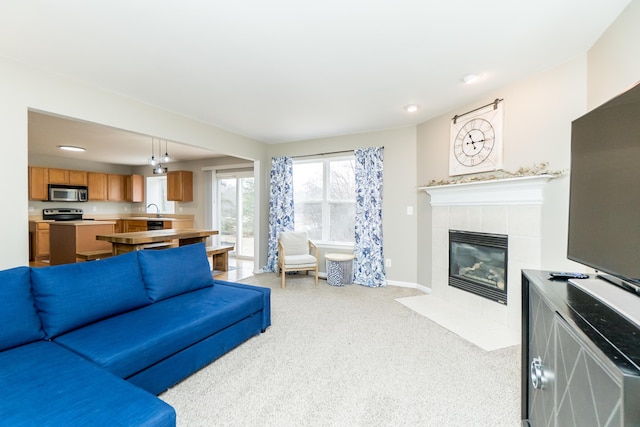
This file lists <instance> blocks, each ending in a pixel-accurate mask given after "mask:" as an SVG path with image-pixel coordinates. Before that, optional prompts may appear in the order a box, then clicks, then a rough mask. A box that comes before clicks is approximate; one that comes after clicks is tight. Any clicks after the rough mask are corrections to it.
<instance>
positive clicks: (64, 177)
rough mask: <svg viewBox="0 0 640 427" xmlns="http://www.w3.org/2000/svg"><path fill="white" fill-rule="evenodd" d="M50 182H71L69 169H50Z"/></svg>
mask: <svg viewBox="0 0 640 427" xmlns="http://www.w3.org/2000/svg"><path fill="white" fill-rule="evenodd" d="M49 184H69V171H68V170H66V169H53V168H50V169H49Z"/></svg>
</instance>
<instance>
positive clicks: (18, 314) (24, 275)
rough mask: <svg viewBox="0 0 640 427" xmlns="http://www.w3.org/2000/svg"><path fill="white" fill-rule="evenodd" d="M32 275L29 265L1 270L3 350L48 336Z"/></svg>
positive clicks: (0, 344)
mask: <svg viewBox="0 0 640 427" xmlns="http://www.w3.org/2000/svg"><path fill="white" fill-rule="evenodd" d="M30 276H31V273H30V269H29V267H16V268H11V269H9V270H4V271H0V350H6V349H8V348H12V347H17V346H19V345H23V344H27V343H30V342H33V341H37V340H41V339H42V338H44V332H42V328H41V325H40V319H39V318H38V314H37V313H36V307H35V303H34V301H33V295H32V294H31V278H30Z"/></svg>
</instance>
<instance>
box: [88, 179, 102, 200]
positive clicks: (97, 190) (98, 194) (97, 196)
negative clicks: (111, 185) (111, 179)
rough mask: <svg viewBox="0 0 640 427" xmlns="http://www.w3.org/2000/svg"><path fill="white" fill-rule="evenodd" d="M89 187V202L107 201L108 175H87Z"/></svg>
mask: <svg viewBox="0 0 640 427" xmlns="http://www.w3.org/2000/svg"><path fill="white" fill-rule="evenodd" d="M87 185H88V186H89V201H95V200H107V174H106V173H98V172H88V173H87Z"/></svg>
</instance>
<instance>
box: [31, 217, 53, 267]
mask: <svg viewBox="0 0 640 427" xmlns="http://www.w3.org/2000/svg"><path fill="white" fill-rule="evenodd" d="M29 236H30V238H31V252H32V257H33V260H34V261H42V260H45V259H48V258H49V223H48V222H36V221H30V222H29Z"/></svg>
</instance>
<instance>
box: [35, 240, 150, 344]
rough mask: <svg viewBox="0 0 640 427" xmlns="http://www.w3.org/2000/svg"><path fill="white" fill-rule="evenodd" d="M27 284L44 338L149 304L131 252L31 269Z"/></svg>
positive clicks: (134, 257) (136, 263)
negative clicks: (30, 290) (97, 259)
mask: <svg viewBox="0 0 640 427" xmlns="http://www.w3.org/2000/svg"><path fill="white" fill-rule="evenodd" d="M31 281H32V286H33V293H34V297H35V303H36V308H37V309H38V315H39V316H40V319H41V320H42V326H43V329H44V332H45V335H46V337H47V338H53V337H56V336H58V335H60V334H62V333H64V332H67V331H70V330H73V329H77V328H79V327H81V326H84V325H86V324H89V323H93V322H96V321H98V320H101V319H104V318H107V317H110V316H113V315H116V314H119V313H123V312H126V311H130V310H133V309H135V308H138V307H142V306H145V305H148V304H151V300H150V299H149V296H148V295H147V292H146V290H145V287H144V283H143V281H142V274H141V273H140V266H139V264H138V255H137V253H135V252H132V253H127V254H124V255H118V256H115V257H111V258H106V259H103V260H99V261H89V262H79V263H76V264H64V265H57V266H52V267H44V268H33V269H32V271H31Z"/></svg>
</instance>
